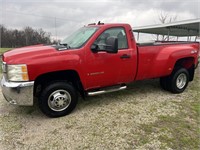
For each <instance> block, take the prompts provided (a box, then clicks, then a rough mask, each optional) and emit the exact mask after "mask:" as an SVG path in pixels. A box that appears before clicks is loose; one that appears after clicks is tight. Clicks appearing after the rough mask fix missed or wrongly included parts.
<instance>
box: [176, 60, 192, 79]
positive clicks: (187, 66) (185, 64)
mask: <svg viewBox="0 0 200 150" xmlns="http://www.w3.org/2000/svg"><path fill="white" fill-rule="evenodd" d="M177 67H183V68H185V69H187V70H188V72H189V75H190V79H189V81H192V80H193V78H194V70H195V65H194V58H193V57H187V58H182V59H179V60H178V61H176V64H175V67H174V68H177Z"/></svg>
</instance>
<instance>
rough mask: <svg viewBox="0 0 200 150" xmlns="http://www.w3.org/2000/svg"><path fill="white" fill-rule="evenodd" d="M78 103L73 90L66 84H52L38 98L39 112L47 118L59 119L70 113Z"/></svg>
mask: <svg viewBox="0 0 200 150" xmlns="http://www.w3.org/2000/svg"><path fill="white" fill-rule="evenodd" d="M77 102H78V95H77V92H76V90H75V88H74V87H73V86H72V85H71V84H69V83H67V82H64V81H63V82H61V81H59V82H53V83H51V84H49V85H48V86H46V87H45V88H44V90H43V91H42V92H41V95H40V96H39V107H40V110H41V111H42V112H43V113H44V114H45V115H47V116H49V117H61V116H65V115H68V114H69V113H71V112H72V111H73V110H74V108H75V107H76V104H77Z"/></svg>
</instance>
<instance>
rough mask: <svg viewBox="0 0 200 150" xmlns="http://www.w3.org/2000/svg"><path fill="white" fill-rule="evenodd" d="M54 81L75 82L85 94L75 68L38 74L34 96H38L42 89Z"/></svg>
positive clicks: (78, 89)
mask: <svg viewBox="0 0 200 150" xmlns="http://www.w3.org/2000/svg"><path fill="white" fill-rule="evenodd" d="M53 81H67V82H70V83H71V84H73V86H74V87H75V88H76V90H77V91H78V92H79V93H80V95H81V96H83V97H84V96H85V93H84V88H83V85H82V83H81V80H80V77H79V74H78V73H77V72H76V71H74V70H66V71H56V72H50V73H46V74H42V75H40V76H38V77H37V78H36V80H35V84H34V96H36V97H37V96H38V95H39V94H40V92H41V91H42V89H43V88H44V87H45V86H46V85H47V84H49V83H50V82H53Z"/></svg>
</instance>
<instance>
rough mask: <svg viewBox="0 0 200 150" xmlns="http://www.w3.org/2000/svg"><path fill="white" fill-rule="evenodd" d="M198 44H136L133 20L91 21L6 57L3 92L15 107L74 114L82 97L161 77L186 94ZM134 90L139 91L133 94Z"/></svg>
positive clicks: (164, 83) (165, 84) (169, 86)
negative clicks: (56, 40)
mask: <svg viewBox="0 0 200 150" xmlns="http://www.w3.org/2000/svg"><path fill="white" fill-rule="evenodd" d="M198 55H199V43H197V42H154V43H143V44H139V43H136V40H135V38H134V35H133V32H132V29H131V26H130V25H128V24H103V23H98V24H89V25H87V26H84V27H82V28H80V29H79V30H78V31H76V32H75V33H73V34H71V35H70V36H69V37H67V38H66V39H64V40H63V41H62V42H61V43H60V44H57V45H34V46H27V47H23V48H16V49H13V50H11V51H8V52H6V53H4V54H3V56H2V61H3V62H2V70H3V77H2V80H1V87H2V93H3V95H4V97H5V99H6V100H7V101H8V102H9V103H11V104H16V105H29V106H30V105H33V104H34V103H35V101H36V100H37V101H38V105H39V108H40V109H41V111H42V112H43V113H44V114H46V115H47V116H49V117H60V116H64V115H67V114H69V113H70V112H72V110H73V109H74V108H75V107H76V105H77V102H78V96H79V95H80V96H82V97H86V96H94V95H98V94H103V93H107V92H113V91H119V90H123V89H126V87H127V84H128V83H130V82H133V81H137V80H144V79H152V78H160V85H161V87H162V88H163V89H164V90H167V91H170V92H172V93H181V92H183V91H184V90H185V88H186V87H187V85H188V82H189V81H192V80H193V77H194V72H195V68H196V67H197V64H198ZM133 94H134V93H133Z"/></svg>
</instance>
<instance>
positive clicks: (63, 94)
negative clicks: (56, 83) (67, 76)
mask: <svg viewBox="0 0 200 150" xmlns="http://www.w3.org/2000/svg"><path fill="white" fill-rule="evenodd" d="M70 103H71V96H70V94H69V92H67V91H66V90H56V91H54V92H53V93H51V95H50V96H49V98H48V106H49V108H50V109H51V110H53V111H63V110H65V109H66V108H67V107H68V106H69V105H70Z"/></svg>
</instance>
